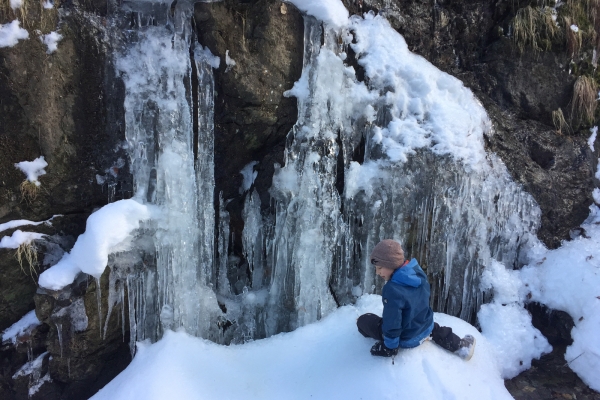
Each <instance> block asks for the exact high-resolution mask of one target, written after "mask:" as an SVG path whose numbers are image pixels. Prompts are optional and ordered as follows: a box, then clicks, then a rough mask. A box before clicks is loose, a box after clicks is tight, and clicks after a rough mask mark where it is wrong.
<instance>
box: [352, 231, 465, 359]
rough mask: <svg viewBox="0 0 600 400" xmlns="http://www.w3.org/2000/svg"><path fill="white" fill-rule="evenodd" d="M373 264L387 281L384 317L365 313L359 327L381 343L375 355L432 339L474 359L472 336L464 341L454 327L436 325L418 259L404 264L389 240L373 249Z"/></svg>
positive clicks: (401, 252) (396, 245) (400, 252)
mask: <svg viewBox="0 0 600 400" xmlns="http://www.w3.org/2000/svg"><path fill="white" fill-rule="evenodd" d="M371 264H373V265H374V266H375V273H376V274H377V275H379V276H380V277H382V278H383V279H384V280H385V281H386V284H385V286H384V287H383V289H382V290H381V297H382V301H383V317H382V318H380V317H378V316H377V315H375V314H364V315H361V316H360V317H359V318H358V320H357V321H356V325H357V326H358V331H359V332H360V333H361V334H362V335H363V336H364V337H370V338H373V339H376V340H379V341H378V342H377V343H375V345H374V346H373V347H371V354H372V355H374V356H382V357H391V356H395V355H396V354H398V349H399V348H405V349H407V348H412V347H417V346H418V345H420V344H421V343H423V342H424V341H425V340H427V339H429V338H430V337H431V339H433V341H434V342H435V343H436V344H438V345H439V346H441V347H443V348H444V349H446V350H449V351H451V352H453V353H456V354H457V355H458V356H460V357H461V358H463V359H464V360H467V361H468V360H470V359H471V356H472V355H473V350H474V349H475V338H474V337H473V336H471V335H466V336H465V337H464V338H462V339H461V338H459V337H458V336H456V335H455V334H454V333H452V328H448V327H444V326H440V325H438V324H437V323H434V322H433V311H432V310H431V307H429V282H427V276H426V275H425V273H424V272H423V270H422V269H421V267H420V266H419V263H418V262H417V260H415V259H414V258H413V259H412V260H410V261H408V260H406V261H405V260H404V250H402V247H401V246H400V244H399V243H398V242H396V241H394V240H391V239H386V240H383V241H381V242H379V243H378V244H377V246H375V248H374V249H373V252H372V253H371Z"/></svg>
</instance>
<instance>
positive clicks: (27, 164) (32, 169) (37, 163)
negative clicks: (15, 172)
mask: <svg viewBox="0 0 600 400" xmlns="http://www.w3.org/2000/svg"><path fill="white" fill-rule="evenodd" d="M47 166H48V163H47V162H46V160H44V156H40V157H38V158H36V159H35V160H33V161H21V162H18V163H16V164H15V167H16V168H17V169H20V170H21V171H22V172H23V173H24V174H25V175H27V180H28V181H29V182H32V183H35V184H36V186H40V182H39V181H38V178H39V177H40V176H42V175H45V174H46V170H45V169H44V168H46V167H47Z"/></svg>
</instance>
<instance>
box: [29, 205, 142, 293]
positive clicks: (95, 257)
mask: <svg viewBox="0 0 600 400" xmlns="http://www.w3.org/2000/svg"><path fill="white" fill-rule="evenodd" d="M150 217H151V210H150V207H148V206H146V205H143V204H140V203H138V202H137V201H135V200H133V199H129V200H120V201H116V202H114V203H110V204H107V205H105V206H104V207H102V208H101V209H99V210H98V211H96V212H95V213H93V214H92V215H90V216H89V218H88V219H87V222H86V228H85V232H84V233H83V234H81V235H80V236H79V237H78V238H77V242H75V245H74V246H73V249H72V250H71V252H70V253H67V254H65V255H64V257H63V258H62V259H61V260H60V261H59V262H58V263H57V264H56V265H54V266H52V267H51V268H49V269H48V270H46V271H44V272H43V273H42V274H41V275H40V279H39V282H38V283H39V285H40V286H42V287H45V288H48V289H52V290H59V289H62V288H63V287H65V286H67V285H69V284H71V283H72V282H73V280H74V279H75V277H76V276H77V274H79V272H82V271H83V272H85V273H87V274H90V275H92V276H94V277H96V278H99V277H100V275H102V272H104V269H105V268H106V264H107V262H108V255H109V254H111V253H116V252H119V251H125V250H128V249H129V247H130V245H131V241H132V239H133V233H134V231H135V230H137V229H138V228H139V227H140V221H145V220H148V219H150Z"/></svg>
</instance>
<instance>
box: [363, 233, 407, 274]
mask: <svg viewBox="0 0 600 400" xmlns="http://www.w3.org/2000/svg"><path fill="white" fill-rule="evenodd" d="M403 263H404V250H402V246H400V243H398V242H396V241H395V240H392V239H385V240H382V241H381V242H379V243H377V246H375V248H374V249H373V252H372V253H371V264H373V265H375V266H377V267H384V268H389V269H398V268H400V267H401V266H402V264H403Z"/></svg>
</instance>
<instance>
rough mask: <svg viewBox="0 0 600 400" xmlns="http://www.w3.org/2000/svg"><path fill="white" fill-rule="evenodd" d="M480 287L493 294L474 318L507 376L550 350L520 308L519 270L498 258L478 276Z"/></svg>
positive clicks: (522, 298) (518, 371) (521, 297)
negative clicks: (505, 265) (509, 267)
mask: <svg viewBox="0 0 600 400" xmlns="http://www.w3.org/2000/svg"><path fill="white" fill-rule="evenodd" d="M481 286H482V289H485V290H489V289H492V288H493V293H494V297H493V299H492V301H491V302H490V303H488V304H483V305H482V306H481V308H480V309H479V312H478V313H477V319H478V321H479V325H480V326H481V331H482V333H483V335H484V336H485V337H486V338H487V339H488V340H489V341H490V343H491V344H492V346H493V348H494V351H495V353H496V359H497V360H498V363H499V365H500V366H501V369H502V377H503V378H504V379H510V378H513V377H515V376H517V375H518V374H519V373H521V372H523V371H525V370H526V369H529V368H530V367H531V360H532V359H534V358H540V356H541V355H542V354H544V353H549V352H551V351H552V346H550V344H549V343H548V341H547V340H546V338H545V337H544V336H543V335H542V333H541V332H540V331H539V330H537V329H536V328H534V327H533V325H532V324H531V316H530V315H529V313H528V312H527V310H525V309H524V308H523V300H524V296H523V290H522V288H523V283H522V282H521V279H520V278H519V272H518V271H512V270H507V269H506V268H505V267H504V265H502V264H501V263H499V262H498V261H494V262H492V265H491V266H489V267H488V268H486V270H485V271H484V272H483V274H482V276H481Z"/></svg>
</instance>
